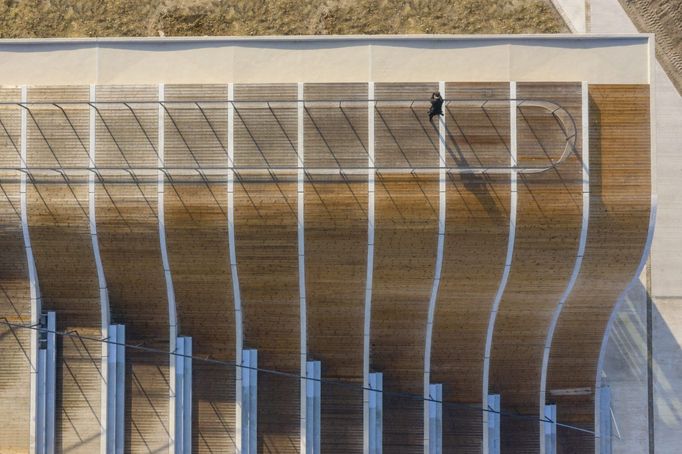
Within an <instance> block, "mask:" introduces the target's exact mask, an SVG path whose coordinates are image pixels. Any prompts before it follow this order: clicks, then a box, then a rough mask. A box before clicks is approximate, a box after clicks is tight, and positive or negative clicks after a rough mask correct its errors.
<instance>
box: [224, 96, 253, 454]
mask: <svg viewBox="0 0 682 454" xmlns="http://www.w3.org/2000/svg"><path fill="white" fill-rule="evenodd" d="M234 162H235V154H234V84H233V83H229V84H227V165H228V167H229V168H228V170H227V240H228V246H229V253H230V273H231V277H232V301H233V302H234V325H235V331H236V332H235V345H236V352H235V357H236V364H237V367H236V368H235V386H236V390H235V395H236V396H235V397H236V401H237V405H236V412H237V414H236V418H235V420H236V421H235V422H236V424H235V425H236V434H235V437H236V443H235V444H236V445H237V453H243V452H247V451H248V448H247V447H244V441H245V440H244V439H243V438H242V434H243V432H244V431H243V427H244V425H243V421H242V416H243V414H244V412H243V405H244V403H243V392H242V391H243V386H242V377H243V371H242V368H241V367H239V365H241V364H242V361H243V358H242V351H243V348H244V344H243V339H244V336H243V333H244V331H243V326H242V298H241V292H240V290H239V274H238V272H237V252H236V245H235V239H234Z"/></svg>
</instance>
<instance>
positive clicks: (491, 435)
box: [487, 394, 500, 454]
mask: <svg viewBox="0 0 682 454" xmlns="http://www.w3.org/2000/svg"><path fill="white" fill-rule="evenodd" d="M487 413H488V453H487V454H500V395H499V394H488V411H487Z"/></svg>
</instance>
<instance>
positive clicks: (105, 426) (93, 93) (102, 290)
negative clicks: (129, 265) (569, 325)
mask: <svg viewBox="0 0 682 454" xmlns="http://www.w3.org/2000/svg"><path fill="white" fill-rule="evenodd" d="M96 102H97V87H96V85H94V84H91V85H90V112H89V113H90V118H89V146H88V168H89V169H90V172H89V173H88V225H89V228H90V242H91V243H92V252H93V255H94V259H95V267H96V268H97V284H98V287H99V302H100V316H101V325H102V331H101V335H102V338H103V339H110V333H109V325H110V323H111V320H110V318H111V317H110V311H109V292H108V290H107V280H106V277H105V274H104V266H103V265H102V257H101V255H100V252H99V239H98V237H97V217H96V216H97V215H96V206H95V200H96V198H95V196H96V187H95V177H96V174H95V170H96V168H97V166H96V162H97V161H96V159H97V110H96V108H95V103H96ZM114 352H115V350H114ZM110 354H112V352H110V346H109V342H102V352H101V362H100V364H101V366H100V367H101V368H102V371H101V377H102V380H101V385H100V386H101V389H100V392H101V415H102V417H101V442H100V452H101V454H106V453H108V452H115V451H114V450H113V446H115V443H114V441H113V439H111V440H110V438H111V437H112V436H113V435H114V434H115V428H116V426H115V421H114V420H112V419H109V414H110V413H109V406H110V405H116V403H115V401H114V400H109V395H110V391H109V386H110V385H111V383H110V382H109V380H108V377H109V370H108V369H109V359H108V358H109V355H110ZM114 383H115V382H114ZM114 391H115V390H114ZM110 427H111V428H112V429H113V431H112V430H110ZM110 447H111V449H110Z"/></svg>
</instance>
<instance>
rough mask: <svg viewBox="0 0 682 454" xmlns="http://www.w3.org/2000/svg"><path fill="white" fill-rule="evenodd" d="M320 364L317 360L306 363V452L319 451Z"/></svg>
mask: <svg viewBox="0 0 682 454" xmlns="http://www.w3.org/2000/svg"><path fill="white" fill-rule="evenodd" d="M320 378H321V365H320V362H319V361H308V362H307V364H306V425H305V438H306V440H305V446H306V454H319V453H320V441H321V440H320V429H321V412H320V410H321V408H320V407H321V383H320Z"/></svg>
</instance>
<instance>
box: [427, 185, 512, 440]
mask: <svg viewBox="0 0 682 454" xmlns="http://www.w3.org/2000/svg"><path fill="white" fill-rule="evenodd" d="M446 190H447V199H446V203H447V216H446V220H445V228H446V236H445V245H444V257H443V271H442V276H441V284H440V290H439V292H438V300H437V301H436V312H435V317H434V328H433V345H432V352H431V382H432V383H442V384H443V398H444V399H445V400H446V401H448V402H459V403H465V404H472V405H475V406H478V407H480V401H481V387H482V374H483V357H484V354H485V341H486V332H487V326H488V319H489V317H490V311H491V310H492V304H493V301H494V299H495V294H496V292H497V288H498V286H499V282H500V278H501V276H502V273H503V271H504V263H505V258H506V250H507V237H508V231H509V204H510V194H509V177H508V176H497V177H495V178H486V177H481V176H476V175H462V176H453V177H452V178H450V179H449V181H448V184H447V187H446ZM481 417H482V415H481V412H480V410H479V411H476V412H474V411H463V410H461V409H460V408H457V407H449V406H447V405H446V406H445V407H444V408H443V449H454V450H457V452H479V451H480V450H481V442H482V438H481V437H482V434H481ZM472 420H473V421H474V422H472Z"/></svg>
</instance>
